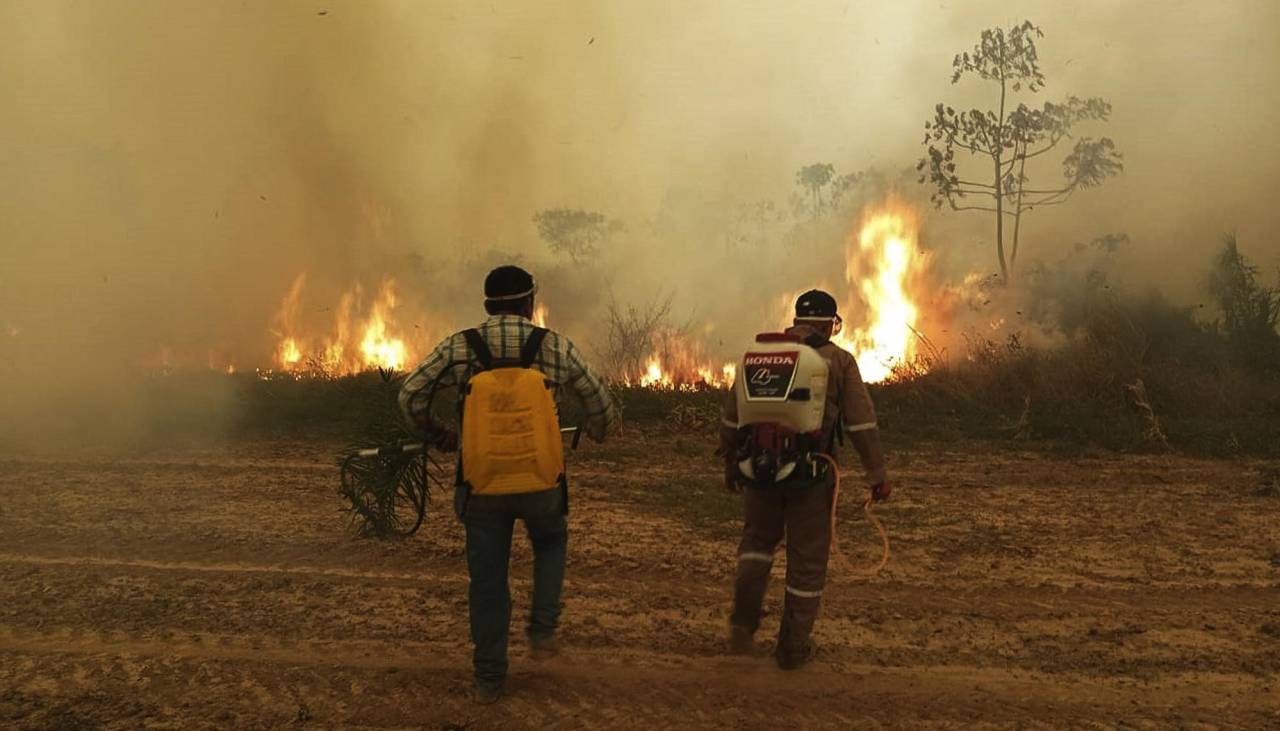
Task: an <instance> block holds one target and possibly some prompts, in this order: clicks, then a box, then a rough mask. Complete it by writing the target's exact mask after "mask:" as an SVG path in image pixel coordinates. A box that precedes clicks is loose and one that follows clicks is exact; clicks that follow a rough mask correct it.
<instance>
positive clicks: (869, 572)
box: [813, 452, 889, 579]
mask: <svg viewBox="0 0 1280 731" xmlns="http://www.w3.org/2000/svg"><path fill="white" fill-rule="evenodd" d="M813 456H815V457H819V458H821V459H825V460H826V461H827V463H828V464H830V465H831V472H832V474H834V475H835V476H836V484H835V489H834V490H832V492H831V554H832V555H834V556H838V557H839V558H840V561H841V562H842V563H843V564H844V565H845V568H846V569H850V572H851V573H852V569H851V567H850V566H849V559H847V558H845V556H844V554H842V553H840V545H839V541H838V540H837V539H836V506H838V505H839V504H840V465H838V464H836V460H835V458H833V457H832V456H831V455H829V454H822V453H820V452H818V453H815V454H814V455H813ZM874 504H875V501H874V500H872V499H871V498H870V497H868V498H867V499H866V501H865V502H863V503H862V512H863V513H865V514H866V516H867V520H869V521H871V524H872V525H874V526H875V527H876V531H877V532H879V533H880V543H881V546H882V549H881V553H880V562H879V563H877V564H876V565H875V566H873V567H871V568H868V569H863V570H861V571H858V572H857V574H861V576H860V577H858V578H866V579H870V578H873V577H875V575H876V574H879V573H880V570H881V569H883V568H884V567H885V565H886V564H888V563H889V534H888V533H887V532H885V529H884V524H883V523H881V522H880V519H879V518H877V517H876V516H875V514H873V513H872V512H871V507H872V506H873V505H874ZM855 576H856V575H855Z"/></svg>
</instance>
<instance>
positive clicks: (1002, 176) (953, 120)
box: [916, 21, 1124, 283]
mask: <svg viewBox="0 0 1280 731" xmlns="http://www.w3.org/2000/svg"><path fill="white" fill-rule="evenodd" d="M1043 36H1044V34H1043V33H1042V32H1041V31H1040V29H1039V28H1038V27H1036V26H1035V25H1032V23H1031V22H1030V21H1025V22H1023V23H1022V24H1021V25H1016V26H1014V27H1012V28H1010V29H1009V30H1007V31H1006V30H1005V29H1003V28H991V29H988V30H984V31H982V34H981V37H980V39H979V41H978V44H977V45H976V46H974V49H973V51H972V52H966V53H962V54H959V55H957V56H956V57H955V60H954V61H952V75H951V83H953V84H955V83H956V82H958V81H959V80H960V79H961V78H962V77H964V76H966V75H971V76H976V77H978V78H980V79H982V80H984V81H987V82H990V83H992V84H993V85H995V86H998V87H999V91H1000V94H999V103H998V105H997V106H996V107H995V108H994V109H990V110H984V109H970V110H968V111H963V110H961V111H957V110H956V109H953V108H952V107H949V106H947V105H945V104H941V103H939V104H938V105H937V106H936V107H935V108H934V115H933V119H931V120H929V121H927V122H925V125H924V129H925V135H924V142H923V144H924V145H925V146H926V147H927V148H928V149H927V153H926V155H925V157H923V158H921V159H920V162H919V164H918V165H916V169H917V170H919V171H920V172H921V175H920V182H921V183H925V182H928V183H929V184H930V185H932V186H933V188H934V191H933V194H932V195H931V200H932V201H933V203H934V205H935V206H938V207H941V206H942V205H944V204H946V205H949V206H950V207H951V208H952V209H953V210H957V211H983V212H986V213H990V214H993V216H994V218H995V224H996V236H995V241H996V256H997V258H998V260H999V264H1000V276H1001V278H1002V280H1003V281H1004V282H1005V283H1008V282H1009V279H1010V274H1011V272H1012V271H1013V269H1014V266H1015V264H1016V263H1017V259H1018V244H1019V241H1020V237H1021V233H1022V216H1023V214H1025V213H1028V212H1030V211H1032V210H1034V209H1036V208H1039V207H1042V206H1053V205H1059V204H1061V203H1065V202H1066V201H1067V200H1068V199H1069V198H1070V197H1071V195H1072V194H1073V193H1075V192H1076V191H1077V190H1081V189H1084V188H1091V187H1093V186H1096V185H1099V184H1101V183H1102V182H1103V181H1104V180H1106V179H1107V178H1108V177H1111V176H1113V175H1116V174H1117V173H1119V172H1120V171H1121V170H1123V169H1124V166H1123V164H1122V162H1121V157H1122V156H1121V155H1120V153H1119V152H1117V151H1116V146H1115V143H1114V142H1113V141H1112V140H1111V139H1110V138H1109V137H1101V138H1098V139H1094V138H1092V137H1080V138H1074V137H1072V134H1071V133H1072V129H1073V128H1074V126H1075V125H1076V124H1077V123H1079V122H1083V121H1087V120H1100V121H1105V120H1106V119H1107V118H1108V117H1109V116H1110V114H1111V105H1110V104H1108V103H1107V102H1105V101H1103V100H1102V99H1099V98H1089V99H1080V98H1077V97H1074V96H1069V97H1067V98H1066V99H1065V100H1064V101H1063V102H1061V103H1053V102H1044V104H1043V105H1042V106H1041V107H1038V108H1036V107H1030V106H1027V105H1026V104H1023V103H1019V104H1018V105H1017V106H1013V104H1012V99H1011V95H1013V94H1016V93H1019V92H1022V91H1024V90H1025V91H1026V92H1027V93H1032V94H1034V93H1036V92H1038V91H1040V90H1041V89H1042V88H1043V87H1044V83H1045V81H1044V74H1043V73H1041V71H1040V62H1039V55H1038V53H1037V51H1036V39H1037V38H1042V37H1043ZM1067 139H1074V140H1075V141H1074V143H1073V145H1072V147H1071V150H1070V152H1068V153H1067V154H1066V156H1065V157H1064V158H1063V159H1062V163H1061V167H1062V179H1061V181H1059V182H1056V183H1054V184H1050V185H1047V186H1035V185H1032V184H1031V177H1030V173H1029V171H1028V166H1027V163H1028V162H1029V161H1032V160H1034V159H1035V158H1038V157H1041V156H1042V155H1046V154H1048V153H1050V152H1052V151H1053V150H1055V149H1057V148H1058V147H1059V145H1060V144H1062V142H1063V141H1064V140H1067ZM957 152H959V153H960V154H961V156H962V157H963V158H965V159H969V160H972V161H973V164H972V165H970V166H969V167H968V169H966V170H963V171H962V170H960V168H959V163H958V162H957ZM1006 224H1011V225H1012V233H1011V236H1010V237H1009V238H1010V243H1011V245H1012V247H1011V250H1010V252H1009V255H1008V256H1007V257H1006V255H1005V254H1006V252H1005V238H1006V236H1005V228H1006Z"/></svg>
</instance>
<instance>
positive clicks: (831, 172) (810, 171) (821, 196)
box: [796, 163, 863, 218]
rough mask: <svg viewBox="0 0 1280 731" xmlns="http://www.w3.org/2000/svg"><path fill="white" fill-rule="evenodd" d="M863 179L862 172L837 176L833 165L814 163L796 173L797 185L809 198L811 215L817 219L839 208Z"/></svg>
mask: <svg viewBox="0 0 1280 731" xmlns="http://www.w3.org/2000/svg"><path fill="white" fill-rule="evenodd" d="M862 178H863V173H861V172H856V173H847V174H845V175H837V174H836V167H835V166H834V165H832V164H831V163H814V164H812V165H805V166H804V167H802V168H800V170H798V171H797V172H796V185H798V186H800V187H801V188H803V189H804V191H805V193H806V195H807V196H808V199H809V200H808V207H809V215H810V216H811V217H812V218H817V217H818V216H820V215H822V212H823V211H825V210H828V209H834V208H836V207H838V206H839V204H840V199H841V197H843V196H844V194H845V193H848V192H849V189H850V188H852V187H853V186H854V185H856V184H858V183H859V182H860V181H861V180H862Z"/></svg>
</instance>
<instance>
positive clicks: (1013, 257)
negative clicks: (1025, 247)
mask: <svg viewBox="0 0 1280 731" xmlns="http://www.w3.org/2000/svg"><path fill="white" fill-rule="evenodd" d="M1021 155H1022V159H1021V160H1019V164H1018V200H1017V201H1015V202H1014V204H1013V206H1014V207H1013V251H1012V252H1011V253H1010V255H1009V268H1010V269H1013V268H1014V267H1016V266H1017V265H1018V234H1019V233H1021V231H1022V187H1023V186H1024V185H1026V180H1025V179H1024V175H1025V173H1026V170H1027V157H1026V155H1027V150H1026V148H1025V147H1024V148H1023V149H1022V152H1021Z"/></svg>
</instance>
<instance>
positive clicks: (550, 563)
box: [400, 266, 618, 703]
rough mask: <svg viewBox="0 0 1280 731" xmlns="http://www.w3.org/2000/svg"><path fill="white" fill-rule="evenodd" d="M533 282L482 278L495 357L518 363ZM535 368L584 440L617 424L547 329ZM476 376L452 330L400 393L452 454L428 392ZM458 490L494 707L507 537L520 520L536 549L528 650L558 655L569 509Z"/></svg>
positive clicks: (554, 494)
mask: <svg viewBox="0 0 1280 731" xmlns="http://www.w3.org/2000/svg"><path fill="white" fill-rule="evenodd" d="M536 293H537V287H536V285H535V284H534V281H533V277H532V276H531V275H530V274H529V273H528V272H526V271H525V270H523V269H521V268H520V267H516V266H502V267H498V268H497V269H494V270H493V271H492V272H490V273H489V276H488V277H486V278H485V281H484V296H485V310H486V311H487V312H488V313H489V318H488V319H486V320H485V321H484V322H483V323H482V324H481V325H480V326H478V327H477V328H476V329H477V330H478V331H479V332H480V335H481V336H482V337H483V338H484V340H485V342H486V343H488V345H489V349H490V350H491V351H492V353H493V357H494V358H495V359H507V358H511V359H518V358H519V356H520V350H521V348H522V346H523V345H524V343H525V341H526V340H528V338H529V335H530V333H532V332H533V329H534V327H535V326H534V324H533V321H532V317H533V299H534V295H535V294H536ZM533 367H534V368H536V369H538V370H539V371H541V372H542V373H543V374H544V375H545V376H546V377H547V380H548V381H550V382H551V384H552V389H553V391H554V393H555V396H556V401H557V403H559V402H560V401H561V397H562V395H563V392H564V390H565V389H568V391H569V392H571V393H572V394H573V395H574V396H575V397H576V398H577V399H578V400H579V401H581V403H582V407H583V411H584V413H585V416H586V425H585V427H586V431H587V435H588V436H590V437H591V438H592V439H594V440H596V441H603V440H604V438H605V435H606V434H607V433H608V432H609V430H610V428H611V427H612V426H613V425H614V423H615V422H617V419H618V412H617V409H616V408H615V406H614V401H613V397H612V396H611V395H610V394H609V391H608V390H607V389H606V388H605V386H604V384H603V383H602V382H601V380H600V378H599V377H597V376H596V374H595V373H593V372H592V371H591V369H590V368H589V367H587V365H586V363H584V362H583V360H582V356H581V354H580V353H579V351H578V349H577V347H575V346H574V344H573V343H572V342H570V341H569V339H568V338H567V337H565V336H563V335H561V334H559V333H557V332H551V331H548V332H547V334H546V337H545V338H544V339H543V341H542V348H541V350H540V351H539V353H538V356H537V358H536V359H535V360H534V363H533ZM475 370H476V362H475V355H474V353H472V351H471V347H470V346H469V345H468V344H467V340H466V337H465V336H464V335H463V334H462V333H461V332H459V333H456V334H454V335H452V336H450V337H449V338H447V339H445V340H444V342H442V343H440V345H438V346H437V347H436V349H435V350H434V351H432V353H431V355H429V356H428V357H427V359H426V360H424V361H423V362H422V364H421V365H419V366H418V367H417V368H416V369H414V371H413V372H412V373H410V374H409V376H408V378H406V379H405V382H404V385H403V386H402V387H401V389H400V409H401V411H402V412H403V413H404V415H405V417H406V418H407V419H408V420H409V421H410V422H412V423H414V424H416V425H417V426H419V427H421V428H422V429H423V430H424V431H425V432H426V433H427V434H429V435H431V436H432V438H433V440H434V442H435V443H436V445H437V446H440V447H443V448H445V449H454V448H456V445H457V436H456V434H454V433H452V432H451V431H448V430H445V429H441V428H440V427H438V426H436V425H433V424H432V421H431V415H430V414H429V413H428V411H429V409H430V405H431V398H432V395H433V394H434V393H436V392H437V391H439V390H441V389H445V388H448V387H450V386H460V385H462V384H465V383H466V382H467V379H469V378H470V377H471V376H472V374H473V373H475ZM467 493H468V490H467V488H466V487H465V486H459V487H458V488H457V490H456V492H455V496H454V505H455V509H456V511H457V513H458V517H459V519H460V520H462V523H463V525H464V526H465V528H466V534H467V538H466V542H467V569H468V571H469V573H470V575H471V584H470V591H469V603H470V615H471V641H472V643H473V644H474V645H475V654H474V658H473V660H474V664H475V676H476V692H477V698H478V699H479V700H480V702H482V703H492V702H493V701H496V700H498V698H500V697H501V696H502V686H503V681H504V679H505V678H506V674H507V630H508V627H509V625H510V623H511V590H510V587H509V586H508V584H507V569H508V564H509V562H510V558H511V536H512V532H513V530H514V526H515V521H516V519H517V518H519V519H521V520H523V521H524V524H525V528H526V530H527V531H528V533H529V541H530V543H532V544H533V606H532V611H531V612H530V615H529V624H528V628H527V632H528V637H529V647H530V654H531V655H532V656H533V657H534V658H535V659H545V658H549V657H553V656H555V655H556V654H557V653H558V652H559V645H558V643H557V641H556V638H555V632H556V627H557V625H558V623H559V619H560V592H561V588H562V587H563V585H564V563H565V548H566V545H567V542H568V529H567V526H566V522H565V513H566V512H567V504H566V503H565V497H566V496H565V494H564V491H563V490H561V489H559V488H552V489H550V490H543V491H540V492H531V493H522V494H512V495H468V494H467Z"/></svg>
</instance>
